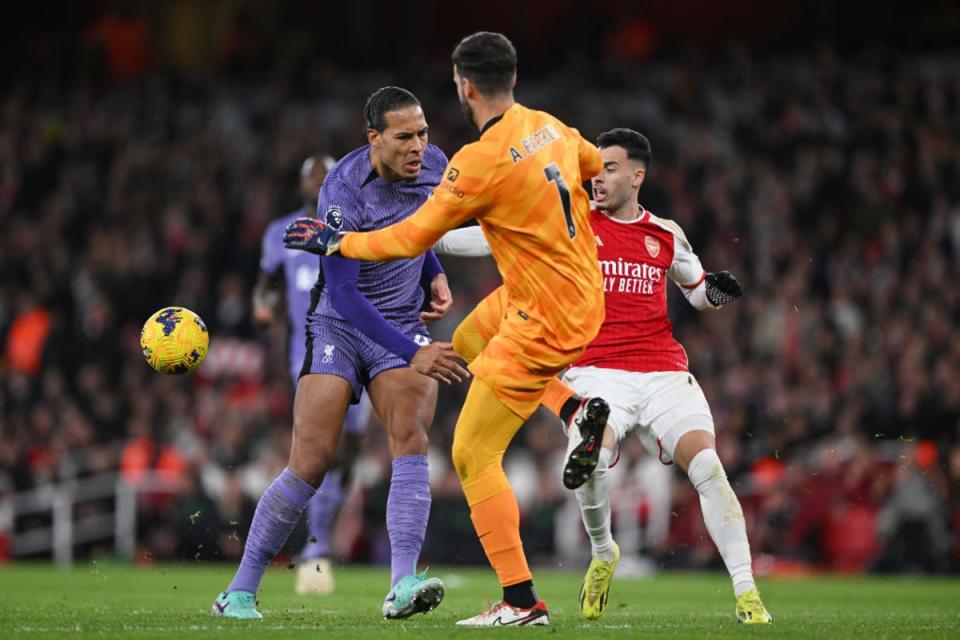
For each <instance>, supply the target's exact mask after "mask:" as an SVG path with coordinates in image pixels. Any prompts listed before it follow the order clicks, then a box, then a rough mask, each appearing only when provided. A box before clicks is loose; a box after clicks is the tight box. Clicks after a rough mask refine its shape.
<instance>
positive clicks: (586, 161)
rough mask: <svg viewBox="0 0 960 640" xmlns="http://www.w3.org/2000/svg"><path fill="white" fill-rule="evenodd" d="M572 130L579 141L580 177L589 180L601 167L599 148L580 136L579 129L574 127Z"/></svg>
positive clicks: (601, 160)
mask: <svg viewBox="0 0 960 640" xmlns="http://www.w3.org/2000/svg"><path fill="white" fill-rule="evenodd" d="M572 131H573V133H574V134H576V136H577V138H579V142H580V148H579V150H578V156H579V159H580V177H581V178H582V179H583V180H589V179H590V178H592V177H593V176H595V175H597V174H598V173H600V170H601V169H603V159H602V158H601V157H600V150H599V149H597V147H596V145H594V144H593V143H592V142H590V141H589V140H587V139H585V138H584V137H583V136H581V135H580V132H579V131H577V130H576V129H572Z"/></svg>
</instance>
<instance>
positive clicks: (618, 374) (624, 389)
mask: <svg viewBox="0 0 960 640" xmlns="http://www.w3.org/2000/svg"><path fill="white" fill-rule="evenodd" d="M562 379H563V381H564V382H565V383H566V384H567V385H569V386H570V387H571V388H572V389H573V390H574V391H576V392H577V394H578V395H581V396H590V397H597V396H599V397H601V398H603V399H604V400H606V401H607V403H608V404H609V405H610V418H609V419H608V424H609V425H610V426H611V427H612V428H613V430H614V432H615V433H616V436H617V442H618V443H619V442H620V441H621V440H623V439H624V438H625V437H626V435H627V434H628V433H630V432H633V433H634V434H635V435H636V436H637V438H639V439H640V442H641V443H643V446H644V448H645V449H646V450H647V451H648V452H649V453H650V454H651V455H654V456H657V457H658V458H659V459H660V462H662V463H664V464H671V463H672V462H673V453H674V451H676V447H677V441H679V440H680V437H681V436H683V435H684V434H685V433H689V432H691V431H708V432H710V433H714V430H713V414H711V413H710V406H709V405H708V404H707V398H706V397H705V396H704V395H703V390H702V389H701V388H700V385H699V384H698V383H697V379H696V378H695V377H693V374H692V373H688V372H686V371H654V372H650V373H637V372H635V371H623V370H620V369H605V368H600V367H572V368H570V369H568V370H567V371H566V373H564V374H563V378H562Z"/></svg>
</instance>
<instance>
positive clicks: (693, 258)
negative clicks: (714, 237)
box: [664, 221, 716, 311]
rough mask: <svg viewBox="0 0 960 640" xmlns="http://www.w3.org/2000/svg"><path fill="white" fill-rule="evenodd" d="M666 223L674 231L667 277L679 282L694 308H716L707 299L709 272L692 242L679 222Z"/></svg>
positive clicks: (701, 309) (702, 309) (703, 309)
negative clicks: (694, 250) (705, 281)
mask: <svg viewBox="0 0 960 640" xmlns="http://www.w3.org/2000/svg"><path fill="white" fill-rule="evenodd" d="M664 223H665V224H666V226H667V227H668V228H669V229H670V231H671V232H673V262H672V263H671V264H670V269H669V270H668V271H667V277H669V278H670V279H671V280H673V281H674V282H676V283H677V285H678V286H679V287H680V290H681V291H682V292H683V295H684V297H686V299H687V301H688V302H689V303H690V304H691V305H692V306H693V307H694V308H696V309H699V310H700V311H706V310H712V309H716V307H714V306H713V305H712V304H710V301H709V300H707V287H706V284H705V283H704V280H705V279H706V277H707V272H706V271H704V269H703V265H702V264H701V263H700V258H699V257H698V256H697V254H696V253H694V252H693V248H692V247H691V246H690V242H689V241H688V240H687V237H686V236H685V235H684V234H683V231H682V230H681V229H680V226H679V225H677V223H675V222H672V221H664Z"/></svg>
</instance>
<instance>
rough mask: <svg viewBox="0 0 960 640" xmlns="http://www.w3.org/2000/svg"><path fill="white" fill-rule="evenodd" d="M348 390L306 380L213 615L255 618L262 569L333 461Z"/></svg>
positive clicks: (334, 379) (317, 378) (328, 378)
mask: <svg viewBox="0 0 960 640" xmlns="http://www.w3.org/2000/svg"><path fill="white" fill-rule="evenodd" d="M353 393H354V392H353V388H352V386H351V384H350V382H348V381H347V380H345V379H344V378H341V377H338V376H334V375H326V374H318V375H306V376H303V377H302V378H300V381H299V383H298V384H297V393H296V398H295V399H294V404H293V440H292V444H291V447H290V457H289V460H288V462H287V468H286V469H284V470H283V473H281V474H280V476H279V477H278V478H277V479H275V480H274V481H273V482H272V483H271V484H270V486H269V487H268V488H267V490H266V491H265V492H264V494H263V496H261V497H260V500H259V502H258V503H257V509H256V511H255V512H254V516H253V522H252V523H251V525H250V532H249V533H248V534H247V541H246V544H245V545H244V549H243V558H242V559H241V561H240V567H239V568H238V569H237V573H236V575H235V576H234V578H233V581H231V583H230V586H228V587H227V590H226V591H225V592H224V593H222V594H221V595H220V597H218V598H217V600H216V601H215V602H214V604H213V613H214V615H222V616H227V617H243V618H260V617H261V616H260V614H259V613H258V612H257V611H256V608H255V601H256V595H255V594H256V592H257V589H258V588H259V586H260V580H261V578H262V577H263V574H264V572H265V571H266V569H267V566H268V565H269V564H270V561H271V560H273V558H274V556H276V554H277V553H278V552H279V551H280V549H281V547H282V546H283V544H284V543H285V542H286V541H287V538H288V537H289V536H290V532H291V531H293V528H294V527H295V526H296V524H297V521H298V520H299V519H300V516H301V515H302V513H303V510H304V509H305V508H306V506H307V503H308V502H309V501H310V499H311V498H312V497H313V495H314V493H315V491H316V488H317V487H318V486H320V483H321V482H322V481H323V476H324V474H325V473H326V471H327V469H328V468H329V466H330V463H331V462H332V461H333V457H334V454H335V453H336V450H337V445H338V443H339V440H340V430H341V427H342V423H343V415H344V413H345V412H346V409H347V404H348V403H349V401H350V398H351V397H352V395H353Z"/></svg>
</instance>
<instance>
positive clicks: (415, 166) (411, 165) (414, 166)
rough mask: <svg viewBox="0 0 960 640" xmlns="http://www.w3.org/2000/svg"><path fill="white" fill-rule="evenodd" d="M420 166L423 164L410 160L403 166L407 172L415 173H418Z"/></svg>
mask: <svg viewBox="0 0 960 640" xmlns="http://www.w3.org/2000/svg"><path fill="white" fill-rule="evenodd" d="M422 164H423V162H422V161H420V160H411V161H410V162H408V163H406V164H405V165H403V166H404V168H405V169H406V170H407V171H410V172H416V171H420V166H421V165H422Z"/></svg>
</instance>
